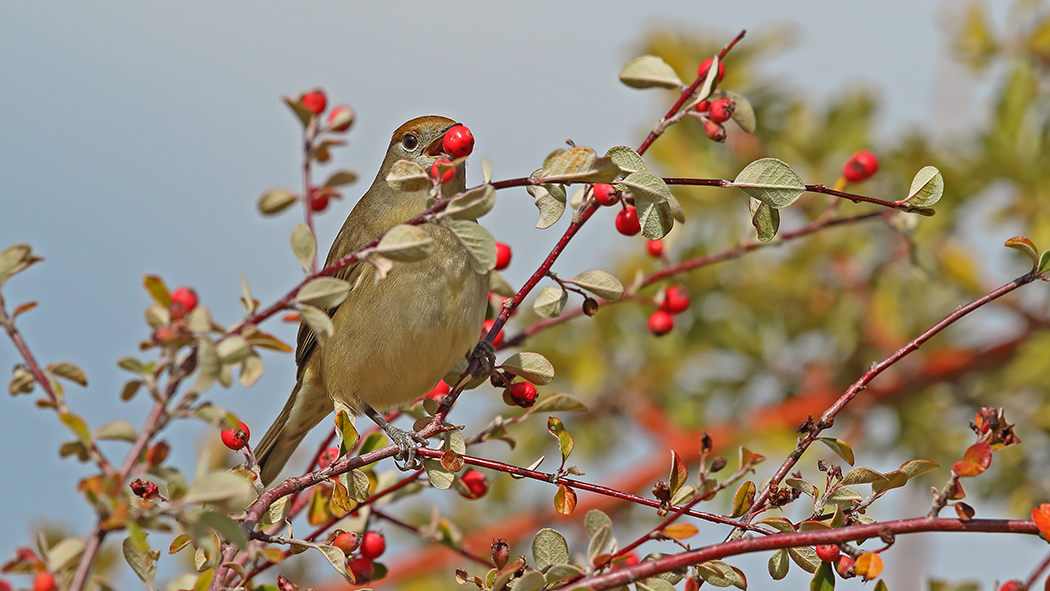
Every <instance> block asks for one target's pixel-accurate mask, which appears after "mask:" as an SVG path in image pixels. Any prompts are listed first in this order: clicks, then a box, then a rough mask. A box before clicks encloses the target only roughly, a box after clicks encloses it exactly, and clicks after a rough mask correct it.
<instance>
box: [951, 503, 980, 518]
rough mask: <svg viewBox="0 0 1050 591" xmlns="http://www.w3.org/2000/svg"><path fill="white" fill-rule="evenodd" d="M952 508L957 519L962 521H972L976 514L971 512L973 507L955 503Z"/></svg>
mask: <svg viewBox="0 0 1050 591" xmlns="http://www.w3.org/2000/svg"><path fill="white" fill-rule="evenodd" d="M953 507H955V514H956V515H958V516H959V519H962V520H963V521H969V520H971V519H973V516H974V515H975V514H976V512H975V511H974V510H973V507H971V506H969V505H967V504H966V503H962V502H959V503H955V504H954V505H953Z"/></svg>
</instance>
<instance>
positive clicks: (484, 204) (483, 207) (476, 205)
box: [438, 184, 496, 220]
mask: <svg viewBox="0 0 1050 591" xmlns="http://www.w3.org/2000/svg"><path fill="white" fill-rule="evenodd" d="M495 205H496V190H495V189H493V188H492V185H489V184H485V185H482V186H480V187H475V188H473V189H471V190H469V191H465V192H463V193H460V194H458V195H456V196H454V197H453V198H452V200H451V201H449V202H448V205H446V206H445V209H444V210H443V211H442V212H441V213H440V214H438V215H439V217H445V216H451V217H454V218H456V219H460V220H476V219H477V218H480V217H481V216H483V215H485V214H487V213H488V212H490V211H492V208H493V206H495Z"/></svg>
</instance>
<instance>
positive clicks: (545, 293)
mask: <svg viewBox="0 0 1050 591" xmlns="http://www.w3.org/2000/svg"><path fill="white" fill-rule="evenodd" d="M568 301H569V294H568V293H566V292H565V290H564V289H562V288H561V287H553V286H548V287H544V288H543V289H541V290H540V293H538V294H537V295H536V301H535V302H534V303H533V304H532V310H533V311H534V312H536V315H537V316H539V317H540V318H554V317H555V316H557V315H558V314H561V311H562V310H564V309H565V304H566V302H568Z"/></svg>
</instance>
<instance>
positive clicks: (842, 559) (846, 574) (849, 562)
mask: <svg viewBox="0 0 1050 591" xmlns="http://www.w3.org/2000/svg"><path fill="white" fill-rule="evenodd" d="M835 571H836V572H838V573H839V576H840V577H842V578H843V579H852V578H853V577H855V576H857V562H856V561H855V560H853V558H851V557H850V556H849V555H848V554H843V555H841V556H839V558H838V560H836V561H835Z"/></svg>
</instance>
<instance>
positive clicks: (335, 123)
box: [322, 105, 354, 131]
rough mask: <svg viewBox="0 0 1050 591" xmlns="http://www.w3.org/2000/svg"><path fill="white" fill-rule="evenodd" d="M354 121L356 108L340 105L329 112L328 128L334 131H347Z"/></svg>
mask: <svg viewBox="0 0 1050 591" xmlns="http://www.w3.org/2000/svg"><path fill="white" fill-rule="evenodd" d="M322 110H323V109H322ZM353 123H354V110H353V109H351V108H350V107H348V106H346V105H339V106H338V107H336V108H334V109H332V112H331V113H329V114H328V129H330V130H332V131H346V130H348V129H350V126H351V125H352V124H353Z"/></svg>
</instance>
